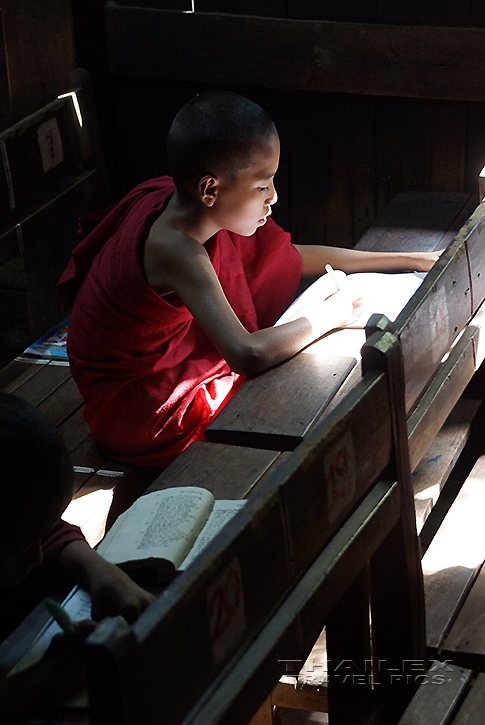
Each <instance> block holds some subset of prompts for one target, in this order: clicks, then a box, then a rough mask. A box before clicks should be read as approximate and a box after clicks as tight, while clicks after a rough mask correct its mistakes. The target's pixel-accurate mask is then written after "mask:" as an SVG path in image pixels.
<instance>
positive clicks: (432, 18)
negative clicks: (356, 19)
mask: <svg viewBox="0 0 485 725" xmlns="http://www.w3.org/2000/svg"><path fill="white" fill-rule="evenodd" d="M376 21H377V22H378V23H397V24H399V25H429V24H434V25H472V24H473V23H470V9H469V2H468V0H443V2H440V3H439V5H436V3H435V2H434V1H433V0H409V2H407V3H406V4H405V5H404V6H402V5H395V4H394V3H377V13H376Z"/></svg>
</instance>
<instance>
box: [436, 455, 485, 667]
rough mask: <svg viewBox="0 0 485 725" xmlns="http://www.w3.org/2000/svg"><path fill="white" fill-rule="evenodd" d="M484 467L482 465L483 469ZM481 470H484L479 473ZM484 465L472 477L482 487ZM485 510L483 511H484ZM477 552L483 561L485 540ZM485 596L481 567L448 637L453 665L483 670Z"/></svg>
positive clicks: (445, 648)
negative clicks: (484, 611)
mask: <svg viewBox="0 0 485 725" xmlns="http://www.w3.org/2000/svg"><path fill="white" fill-rule="evenodd" d="M480 464H481V466H480ZM480 469H481V470H480ZM484 471H485V466H484V464H483V461H482V459H479V461H478V462H477V466H475V468H474V469H473V471H472V474H473V475H475V476H477V480H478V481H479V483H480V484H481V486H482V488H483V474H484ZM479 475H481V476H482V478H481V479H479V478H478V476H479ZM476 505H477V506H479V507H480V508H481V507H482V506H483V496H482V497H481V499H477V500H476ZM482 511H483V509H482ZM469 527H470V522H469V520H468V518H467V520H466V531H463V527H462V536H464V537H465V536H466V537H468V529H469ZM481 533H482V536H481V537H480V538H481V539H483V522H482V532H481ZM476 547H477V550H478V551H476V552H474V555H473V559H474V560H476V559H478V552H480V553H481V554H482V562H483V560H484V559H485V553H484V551H483V541H480V540H479V541H477V543H476ZM484 597H485V570H484V569H483V568H482V569H481V570H480V573H479V574H478V577H477V579H476V581H475V582H474V584H473V586H472V588H471V590H470V591H469V592H468V595H467V597H466V599H465V601H464V603H463V606H462V608H461V610H460V612H459V613H458V616H457V618H456V620H455V623H454V624H453V626H452V628H451V630H450V632H449V634H448V636H447V637H446V639H445V641H444V644H443V647H442V650H441V655H442V656H443V657H446V658H447V659H451V660H452V661H453V662H456V663H457V664H460V665H462V666H467V664H466V663H468V666H470V667H472V668H473V669H475V670H482V671H483V669H484V666H485V627H484V625H483V602H484Z"/></svg>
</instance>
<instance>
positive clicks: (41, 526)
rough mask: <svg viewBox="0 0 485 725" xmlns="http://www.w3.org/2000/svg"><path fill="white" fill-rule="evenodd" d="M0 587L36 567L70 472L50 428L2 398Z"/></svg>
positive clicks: (11, 398) (66, 496) (69, 487)
mask: <svg viewBox="0 0 485 725" xmlns="http://www.w3.org/2000/svg"><path fill="white" fill-rule="evenodd" d="M0 470H1V474H0V527H1V529H0V584H12V583H14V582H15V580H18V579H19V578H22V576H24V575H25V574H27V573H28V571H29V570H30V568H31V566H33V565H34V564H36V563H38V561H39V558H40V555H39V550H40V541H41V539H42V538H43V537H44V536H46V535H47V534H48V533H49V531H50V530H51V528H52V527H53V526H54V524H55V522H56V521H57V519H58V518H59V516H60V515H61V513H62V512H63V511H64V509H65V508H66V506H67V504H68V503H69V501H70V500H71V497H72V493H73V469H72V465H71V462H70V459H69V454H68V452H67V450H66V447H65V445H64V443H63V441H62V438H61V436H60V435H59V433H58V432H57V430H56V429H55V428H54V426H53V425H52V424H51V423H50V422H49V421H48V420H47V419H46V418H45V416H44V415H42V414H41V413H40V412H39V411H38V410H37V409H36V408H35V407H34V406H33V405H31V404H30V403H27V402H26V401H24V400H22V399H21V398H19V397H17V396H15V395H9V394H5V393H0Z"/></svg>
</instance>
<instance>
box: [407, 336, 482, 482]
mask: <svg viewBox="0 0 485 725" xmlns="http://www.w3.org/2000/svg"><path fill="white" fill-rule="evenodd" d="M478 336H479V330H478V329H477V328H476V327H473V326H469V327H468V328H467V329H466V330H465V331H464V333H463V335H462V337H461V338H460V339H459V341H458V342H457V344H456V345H455V346H454V347H453V348H452V350H451V352H450V355H449V357H448V358H447V360H446V361H445V362H444V363H443V364H442V365H441V366H440V368H439V370H438V371H437V373H436V375H435V376H434V377H433V379H432V380H431V381H430V382H429V384H428V386H427V388H426V390H425V392H424V395H423V396H422V397H421V398H420V401H419V403H418V405H417V406H416V408H415V409H414V410H413V412H412V414H411V415H410V416H409V417H408V441H409V457H410V461H411V469H414V468H415V467H416V466H417V465H418V462H419V461H420V460H421V458H422V456H423V455H424V453H425V451H426V449H427V448H428V446H430V445H431V443H432V441H433V440H434V439H435V437H436V435H437V434H438V433H439V430H440V428H441V426H442V425H443V423H444V422H445V420H446V418H447V417H448V415H449V414H450V413H451V412H452V410H453V408H454V406H455V404H456V403H457V402H458V400H459V398H460V396H461V394H462V393H463V390H464V388H465V387H466V385H467V384H468V383H469V382H470V380H471V379H472V376H473V374H474V372H475V369H476V368H475V356H474V350H475V345H474V344H475V343H476V342H477V340H478Z"/></svg>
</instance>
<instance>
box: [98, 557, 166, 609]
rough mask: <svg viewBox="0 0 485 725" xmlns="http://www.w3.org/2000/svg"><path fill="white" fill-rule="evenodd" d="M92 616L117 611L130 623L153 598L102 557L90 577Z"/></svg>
mask: <svg viewBox="0 0 485 725" xmlns="http://www.w3.org/2000/svg"><path fill="white" fill-rule="evenodd" d="M89 589H90V593H91V601H92V609H91V614H92V617H93V619H95V620H97V621H98V620H100V619H103V618H104V617H114V616H116V615H118V614H121V615H122V616H123V617H124V618H125V619H126V621H127V622H130V623H131V622H134V621H135V620H136V619H137V617H138V615H139V614H141V612H142V611H143V610H144V609H146V607H148V605H149V604H151V603H152V602H153V601H154V600H155V597H154V596H153V594H151V593H150V592H147V591H145V589H142V588H141V587H140V586H138V584H136V583H135V582H134V581H133V579H131V578H130V577H129V576H128V574H126V573H125V572H124V571H123V570H122V569H120V568H119V567H118V566H115V565H114V564H110V563H108V562H106V561H104V560H103V566H100V567H98V568H97V569H96V572H95V573H93V575H92V576H91V577H90V581H89Z"/></svg>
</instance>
